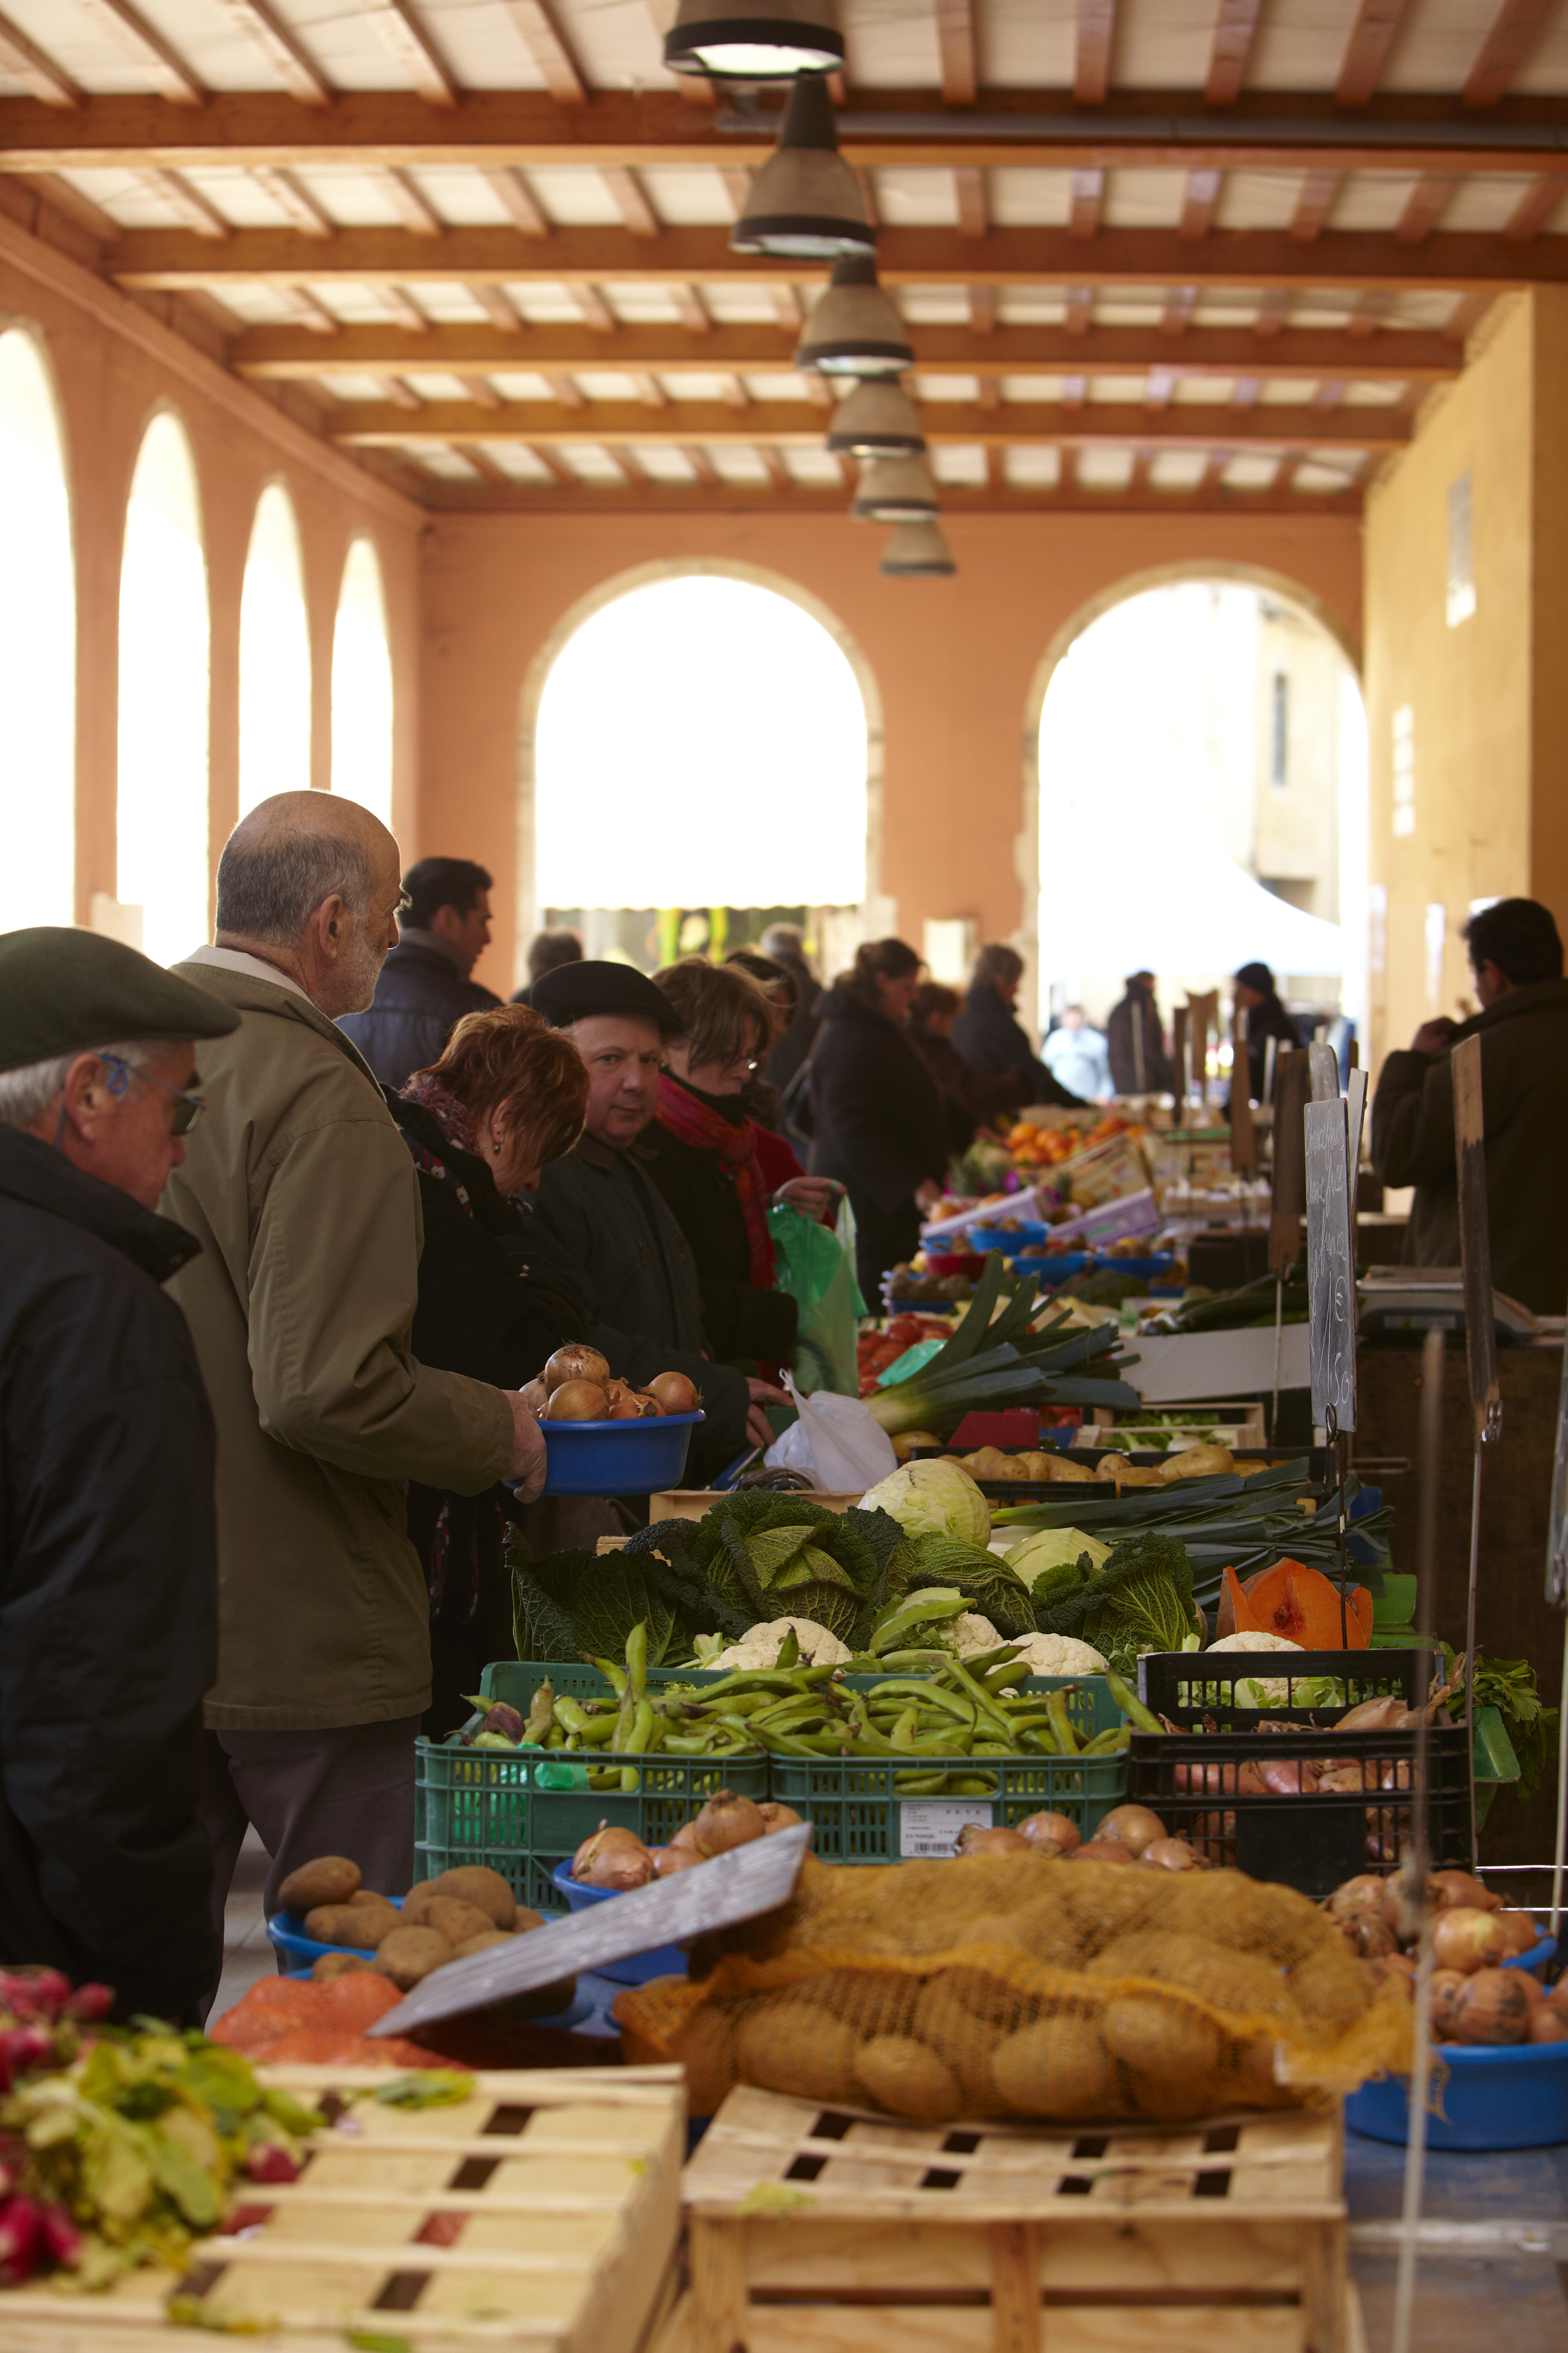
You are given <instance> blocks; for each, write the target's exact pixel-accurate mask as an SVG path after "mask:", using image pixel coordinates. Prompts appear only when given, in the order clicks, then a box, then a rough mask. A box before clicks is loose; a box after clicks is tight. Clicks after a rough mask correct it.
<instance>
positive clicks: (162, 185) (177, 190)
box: [142, 172, 234, 239]
mask: <svg viewBox="0 0 1568 2353" xmlns="http://www.w3.org/2000/svg"><path fill="white" fill-rule="evenodd" d="M142 178H143V179H144V180H145V181H146V183H147V185H148V186H149V187H150V188H153V189H155V190H156V191H157V193H158V195H161V196H162V197H163V201H164V203H165V204H167V205H171V206H173V207H174V211H175V212H177V213H178V214H179V216H180V218H181V219H182V220H183V221H184V224H185V227H187V228H188V229H189V230H191V231H192V232H193V234H194V235H195V236H196V237H203V238H213V239H226V238H228V237H232V236H233V234H234V231H233V229H232V228H231V227H230V226H229V224H228V222H227V221H226V220H225V218H224V216H223V215H222V214H221V213H220V212H219V211H218V210H217V208H216V206H213V205H209V204H208V202H207V200H206V198H205V196H204V195H201V193H200V192H199V191H198V190H197V189H195V188H193V187H192V186H191V185H190V183H189V181H188V180H186V179H185V178H184V176H183V174H180V173H178V172H144V173H143V174H142Z"/></svg>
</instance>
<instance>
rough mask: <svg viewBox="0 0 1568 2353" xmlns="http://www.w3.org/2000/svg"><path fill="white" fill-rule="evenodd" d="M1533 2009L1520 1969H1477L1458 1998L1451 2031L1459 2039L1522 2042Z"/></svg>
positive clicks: (1467, 2040) (1528, 2029) (1456, 2040)
mask: <svg viewBox="0 0 1568 2353" xmlns="http://www.w3.org/2000/svg"><path fill="white" fill-rule="evenodd" d="M1530 2011H1531V2005H1530V1997H1529V1996H1528V1994H1527V1993H1526V1992H1525V1990H1524V1988H1523V1987H1522V1986H1521V1984H1520V1981H1519V1971H1518V1970H1517V1969H1478V1970H1477V1972H1476V1974H1475V1976H1474V1977H1473V1978H1468V1979H1467V1980H1466V1983H1465V1987H1464V1989H1463V1991H1462V1992H1461V1993H1460V1994H1459V1996H1458V2000H1456V2001H1455V2004H1454V2011H1453V2018H1452V2021H1451V2023H1450V2026H1449V2032H1450V2034H1451V2035H1452V2037H1453V2039H1454V2041H1455V2042H1523V2041H1524V2038H1525V2036H1526V2035H1527V2034H1528V2033H1529V2031H1530Z"/></svg>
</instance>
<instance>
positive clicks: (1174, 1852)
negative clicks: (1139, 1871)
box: [1138, 1838, 1203, 1871]
mask: <svg viewBox="0 0 1568 2353" xmlns="http://www.w3.org/2000/svg"><path fill="white" fill-rule="evenodd" d="M1138 1860H1139V1862H1145V1863H1152V1865H1153V1867H1154V1869H1155V1870H1156V1871H1201V1870H1202V1869H1203V1864H1202V1862H1201V1861H1200V1859H1199V1857H1198V1854H1197V1851H1196V1849H1195V1848H1194V1847H1190V1846H1189V1845H1188V1844H1187V1841H1186V1840H1185V1839H1184V1838H1157V1839H1151V1840H1150V1841H1149V1843H1148V1845H1147V1846H1146V1847H1145V1848H1144V1850H1143V1852H1142V1854H1141V1855H1140V1856H1139V1858H1138Z"/></svg>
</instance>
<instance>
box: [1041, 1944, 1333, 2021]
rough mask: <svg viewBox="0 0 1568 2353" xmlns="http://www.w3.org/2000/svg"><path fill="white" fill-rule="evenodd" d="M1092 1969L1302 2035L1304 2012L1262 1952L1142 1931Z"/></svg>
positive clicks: (1099, 1959)
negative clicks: (1173, 1990)
mask: <svg viewBox="0 0 1568 2353" xmlns="http://www.w3.org/2000/svg"><path fill="white" fill-rule="evenodd" d="M1088 1971H1089V1976H1090V1977H1097V1978H1153V1980H1154V1982H1155V1983H1156V1984H1157V1985H1169V1986H1180V1987H1181V1989H1182V1990H1183V1992H1184V1993H1193V1994H1196V1995H1197V1997H1198V1999H1199V2000H1200V2001H1206V2002H1207V2003H1208V2004H1209V2006H1210V2008H1211V2009H1214V2010H1226V2011H1228V2012H1229V2013H1230V2014H1231V2015H1233V2016H1234V2017H1237V2018H1277V2019H1279V2020H1280V2021H1282V2022H1283V2023H1284V2024H1285V2025H1286V2026H1288V2027H1291V2028H1293V2029H1294V2030H1295V2031H1296V2032H1297V2033H1300V2031H1301V2014H1300V2010H1298V2009H1297V2007H1296V2004H1295V2003H1294V2002H1293V2001H1292V2000H1291V1999H1290V1993H1289V1988H1288V1986H1287V1985H1286V1982H1285V1979H1284V1978H1282V1977H1281V1976H1280V1974H1279V1969H1278V1968H1277V1967H1276V1966H1275V1964H1274V1963H1273V1962H1272V1961H1266V1960H1265V1959H1264V1958H1263V1957H1262V1956H1261V1954H1258V1953H1233V1952H1227V1951H1226V1949H1225V1948H1224V1947H1222V1946H1219V1945H1212V1944H1209V1943H1207V1942H1206V1941H1205V1938H1203V1937H1202V1936H1182V1935H1180V1934H1173V1933H1169V1932H1167V1931H1165V1930H1163V1929H1159V1928H1143V1929H1139V1930H1136V1931H1135V1932H1134V1933H1133V1934H1132V1935H1131V1936H1119V1937H1118V1938H1117V1940H1116V1942H1115V1943H1114V1944H1113V1945H1108V1946H1107V1947H1106V1948H1105V1950H1104V1952H1102V1953H1100V1955H1099V1956H1098V1957H1096V1958H1095V1959H1094V1960H1092V1961H1090V1962H1089V1964H1088Z"/></svg>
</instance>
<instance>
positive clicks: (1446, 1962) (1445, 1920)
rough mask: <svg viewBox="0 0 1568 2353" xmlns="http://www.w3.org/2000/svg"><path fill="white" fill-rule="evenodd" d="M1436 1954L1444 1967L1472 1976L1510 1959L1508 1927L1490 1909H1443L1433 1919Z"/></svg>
mask: <svg viewBox="0 0 1568 2353" xmlns="http://www.w3.org/2000/svg"><path fill="white" fill-rule="evenodd" d="M1432 1956H1433V1958H1434V1959H1435V1960H1436V1964H1437V1967H1438V1968H1440V1969H1458V1970H1459V1971H1461V1972H1462V1974H1463V1975H1464V1976H1466V1977H1469V1976H1471V1975H1472V1974H1473V1972H1474V1971H1475V1970H1477V1969H1485V1968H1495V1966H1496V1965H1497V1963H1498V1962H1499V1961H1506V1960H1507V1958H1508V1957H1509V1935H1508V1930H1507V1929H1506V1928H1505V1927H1504V1926H1503V1925H1502V1922H1501V1921H1500V1920H1499V1919H1497V1918H1496V1917H1495V1916H1494V1915H1493V1914H1491V1913H1490V1912H1477V1911H1474V1910H1472V1909H1471V1907H1470V1906H1469V1905H1458V1907H1457V1908H1456V1909H1455V1910H1454V1911H1452V1912H1439V1913H1438V1915H1437V1917H1436V1920H1434V1921H1433V1923H1432Z"/></svg>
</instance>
